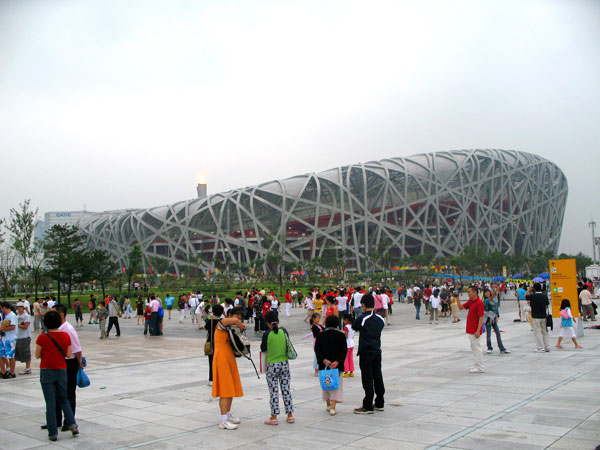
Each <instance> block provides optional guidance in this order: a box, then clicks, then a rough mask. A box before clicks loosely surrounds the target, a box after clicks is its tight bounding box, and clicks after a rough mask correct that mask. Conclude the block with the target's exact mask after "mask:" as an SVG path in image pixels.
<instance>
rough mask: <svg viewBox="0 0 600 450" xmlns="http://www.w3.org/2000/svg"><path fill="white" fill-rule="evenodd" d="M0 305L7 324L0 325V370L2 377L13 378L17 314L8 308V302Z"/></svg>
mask: <svg viewBox="0 0 600 450" xmlns="http://www.w3.org/2000/svg"><path fill="white" fill-rule="evenodd" d="M1 305H2V314H4V320H8V321H9V324H8V325H5V326H0V331H3V332H4V336H2V340H0V372H1V373H2V378H4V379H6V378H15V347H16V345H17V324H18V321H17V316H16V314H15V313H14V312H12V309H11V308H10V303H8V302H6V301H4V302H2V303H1Z"/></svg>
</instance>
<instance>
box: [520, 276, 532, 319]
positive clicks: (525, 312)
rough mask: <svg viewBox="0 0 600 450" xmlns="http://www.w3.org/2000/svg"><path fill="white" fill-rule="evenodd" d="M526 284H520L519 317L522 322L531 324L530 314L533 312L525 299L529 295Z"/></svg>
mask: <svg viewBox="0 0 600 450" xmlns="http://www.w3.org/2000/svg"><path fill="white" fill-rule="evenodd" d="M525 287H526V286H525V283H521V284H519V290H518V291H517V299H518V300H519V317H520V318H521V322H529V313H530V312H531V306H529V302H528V301H527V300H526V299H525V295H527V289H525Z"/></svg>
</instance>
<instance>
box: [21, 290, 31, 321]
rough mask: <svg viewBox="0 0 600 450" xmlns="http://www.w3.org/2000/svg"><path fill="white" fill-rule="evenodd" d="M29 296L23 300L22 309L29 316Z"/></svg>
mask: <svg viewBox="0 0 600 450" xmlns="http://www.w3.org/2000/svg"><path fill="white" fill-rule="evenodd" d="M30 300H31V295H26V296H25V300H23V308H25V312H26V313H27V314H28V315H29V316H31V301H30Z"/></svg>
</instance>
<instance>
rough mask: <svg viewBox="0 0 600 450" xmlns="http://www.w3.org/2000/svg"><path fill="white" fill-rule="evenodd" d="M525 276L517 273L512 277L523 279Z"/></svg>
mask: <svg viewBox="0 0 600 450" xmlns="http://www.w3.org/2000/svg"><path fill="white" fill-rule="evenodd" d="M524 276H525V275H523V274H522V273H516V274H514V275H513V276H512V277H513V278H523V277H524Z"/></svg>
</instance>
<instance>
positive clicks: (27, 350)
mask: <svg viewBox="0 0 600 450" xmlns="http://www.w3.org/2000/svg"><path fill="white" fill-rule="evenodd" d="M15 361H19V362H22V363H25V370H23V372H19V375H30V374H31V317H30V316H29V314H27V312H26V311H25V305H24V304H23V303H22V302H18V303H17V344H16V346H15Z"/></svg>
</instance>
